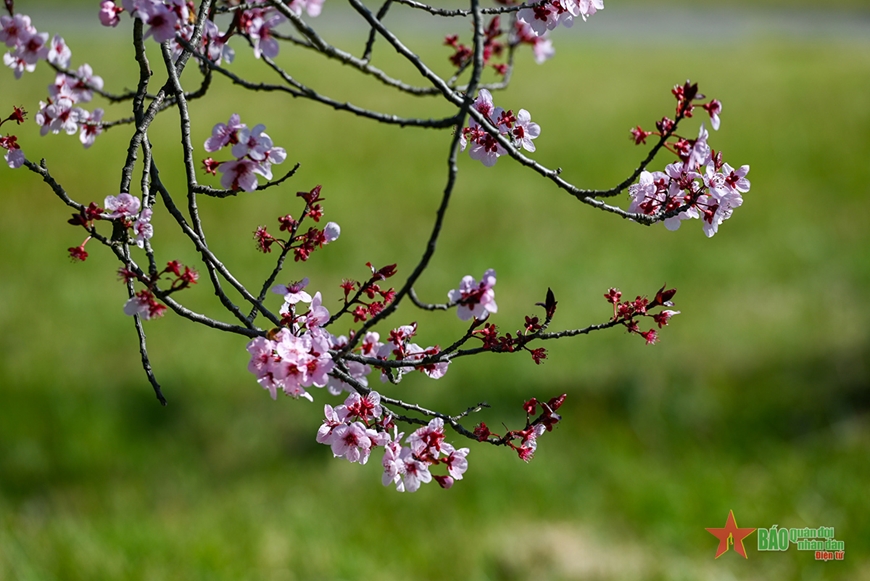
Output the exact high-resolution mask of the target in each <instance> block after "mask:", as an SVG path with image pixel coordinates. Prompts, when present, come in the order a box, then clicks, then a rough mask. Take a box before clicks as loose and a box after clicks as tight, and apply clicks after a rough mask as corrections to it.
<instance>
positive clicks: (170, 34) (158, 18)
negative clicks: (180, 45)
mask: <svg viewBox="0 0 870 581" xmlns="http://www.w3.org/2000/svg"><path fill="white" fill-rule="evenodd" d="M137 16H138V17H139V18H141V19H142V21H143V22H144V23H145V24H147V25H148V26H150V27H151V28H149V29H148V30H147V31H146V32H145V38H148V37H149V36H152V37H154V40H155V41H157V42H165V41H167V40H171V39H173V38H175V29H176V26H177V25H178V15H177V14H176V13H175V12H174V11H173V10H172V9H171V8H169V7H168V6H166V5H165V4H162V3H158V4H154V3H150V2H144V3H141V4H139V10H138V14H137Z"/></svg>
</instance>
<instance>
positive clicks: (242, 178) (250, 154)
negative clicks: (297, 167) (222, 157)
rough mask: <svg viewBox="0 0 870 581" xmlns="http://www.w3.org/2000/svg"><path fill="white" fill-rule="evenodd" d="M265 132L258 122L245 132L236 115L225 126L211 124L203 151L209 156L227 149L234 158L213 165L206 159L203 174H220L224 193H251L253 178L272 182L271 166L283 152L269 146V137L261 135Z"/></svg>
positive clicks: (253, 185)
mask: <svg viewBox="0 0 870 581" xmlns="http://www.w3.org/2000/svg"><path fill="white" fill-rule="evenodd" d="M265 129H266V126H265V125H263V124H262V123H261V124H259V125H256V126H254V128H253V129H249V128H248V126H247V125H245V124H244V123H242V122H241V120H240V118H239V115H238V114H236V113H233V114H232V115H231V116H230V119H229V121H227V122H226V123H218V124H217V125H215V126H214V128H213V129H212V132H211V137H209V138H208V139H206V141H205V150H206V151H208V152H209V153H213V152H215V151H218V150H220V149H223V148H224V147H228V146H231V152H232V154H233V156H234V157H235V158H236V159H235V160H233V161H225V162H217V161H215V160H213V159H211V158H208V159H206V160H204V161H203V165H204V166H205V168H206V171H208V172H209V173H212V174H215V173H216V172H218V171H219V172H221V173H222V174H223V175H222V176H221V185H222V186H223V187H224V188H226V189H228V190H244V191H246V192H253V191H254V190H256V189H257V175H261V176H263V177H264V178H266V179H267V180H270V179H272V164H273V163H274V164H280V163H283V162H284V160H285V159H287V152H286V151H285V150H284V148H283V147H274V146H273V145H272V138H271V137H269V136H268V135H267V134H266V133H264V132H263V131H264V130H265Z"/></svg>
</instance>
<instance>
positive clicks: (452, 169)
mask: <svg viewBox="0 0 870 581" xmlns="http://www.w3.org/2000/svg"><path fill="white" fill-rule="evenodd" d="M350 2H351V4H352V5H353V6H354V8H356V9H357V11H358V12H360V13H361V14H363V16H364V17H366V19H367V20H369V22H370V24H371V25H372V26H373V27H374V28H376V29H377V30H378V32H380V33H381V34H382V35H383V36H384V37H385V38H387V40H388V41H389V42H390V44H392V45H393V46H394V47H395V48H396V50H398V51H399V52H400V53H402V54H403V55H405V56H406V58H409V60H411V61H416V62H415V63H414V64H416V65H417V66H418V68H419V69H420V71H421V73H423V74H424V76H426V75H429V76H433V75H434V74H433V73H431V71H429V70H428V69H427V68H426V67H425V65H423V63H422V62H421V61H420V59H419V58H417V57H416V55H413V53H410V55H408V53H409V51H408V50H407V49H406V48H405V47H404V46H402V44H401V43H400V42H398V39H396V38H395V36H393V35H392V34H391V33H390V32H389V31H387V30H385V29H384V27H383V26H382V25H381V24H380V22H379V21H377V20H375V19H374V17H373V16H372V14H371V12H369V11H368V9H366V7H365V6H363V5H362V4H360V3H359V1H358V0H350ZM471 5H472V7H473V12H474V30H475V35H474V38H475V42H474V69H473V71H472V75H471V80H470V81H469V87H470V91H469V92H471V93H473V92H474V90H475V88H476V86H477V83H478V82H479V79H480V74H481V72H482V71H483V45H482V43H481V42H480V38H481V37H482V36H483V21H482V20H481V18H480V6H479V3H478V0H471ZM435 79H437V81H440V82H441V84H442V85H443V81H442V80H441V79H440V78H439V77H437V76H435ZM470 110H471V100H470V99H468V100H465V101H464V102H462V105H461V107H460V109H459V113H458V117H459V122H458V125H459V126H462V125H463V123H464V122H465V117H466V115H468V113H469V111H470ZM460 137H461V133H460V132H459V131H457V132H455V133H454V135H453V139H452V141H451V144H450V154H449V156H448V159H447V167H448V170H447V184H446V185H445V187H444V195H443V196H442V198H441V205H440V206H439V208H438V211H437V212H436V214H435V224H434V225H433V227H432V234H431V235H430V236H429V242H428V243H427V244H426V250H425V251H424V252H423V256H422V257H421V258H420V261H419V263H418V264H417V266H416V268H415V269H414V271H413V272H412V273H411V275H410V276H409V277H408V279H407V280H406V281H405V284H404V286H403V287H402V289H401V290H400V291H399V292H398V293H397V295H396V297H395V299H394V300H393V301H392V302H391V303H390V304H389V305H388V306H387V307H386V308H385V309H384V310H383V311H381V312H380V313H379V314H377V315H375V316H374V317H372V318H371V319H369V320H368V321H367V322H366V323H365V324H364V325H363V326H362V328H361V329H360V331H359V333H357V334H356V335H355V336H354V337H353V338H352V339H350V341H348V344H347V346H346V347H345V348H344V349H343V350H342V353H347V352H349V351H350V350H351V349H353V348H354V347H355V346H356V344H357V343H358V342H359V339H360V337H362V336H363V335H364V334H365V333H366V331H368V330H369V329H371V328H372V327H374V326H375V325H376V324H377V323H378V322H380V321H382V320H383V319H385V318H386V317H388V316H389V315H390V314H392V313H393V311H395V310H396V308H397V307H398V306H399V303H400V302H401V301H402V298H403V297H404V296H405V295H407V294H408V293H409V292H410V290H411V288H413V286H414V283H415V282H416V281H417V279H418V278H419V277H420V275H421V274H423V271H424V270H425V269H426V267H427V266H428V265H429V260H430V259H431V258H432V256H433V255H434V254H435V247H436V245H437V243H438V237H439V235H440V233H441V226H442V224H443V223H444V216H445V214H446V213H447V207H448V205H449V204H450V197H451V194H452V193H453V188H454V186H455V184H456V175H457V174H458V173H459V166H458V165H457V163H456V160H457V157H458V155H459V140H460Z"/></svg>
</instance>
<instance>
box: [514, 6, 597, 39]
mask: <svg viewBox="0 0 870 581" xmlns="http://www.w3.org/2000/svg"><path fill="white" fill-rule="evenodd" d="M599 10H604V0H549V1H547V2H541V3H538V4H535V5H534V6H532V7H530V8H523V9H522V10H520V11H519V12H518V13H517V20H519V21H520V22H524V23H525V24H527V25H528V26H529V28H531V29H532V31H533V32H534V33H535V34H537V35H538V36H543V35H544V34H545V33H546V32H547V31H549V30H553V29H554V28H556V27H557V26H559V25H560V24H562V25H564V26H566V27H568V28H571V27H572V26H573V25H574V19H575V18H578V17H579V18H582V19H583V20H584V21H585V20H586V19H587V18H589V17H590V16H592V15H593V14H595V13H596V12H598V11H599Z"/></svg>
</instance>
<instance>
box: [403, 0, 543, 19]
mask: <svg viewBox="0 0 870 581" xmlns="http://www.w3.org/2000/svg"><path fill="white" fill-rule="evenodd" d="M395 1H396V2H398V3H399V4H404V5H405V6H409V7H411V8H415V9H417V10H422V11H424V12H428V13H429V14H432V15H434V16H446V17H448V18H455V17H467V16H471V15H472V14H473V12H474V11H473V9H472V10H463V9H454V10H448V9H445V8H435V7H433V6H430V5H429V4H425V3H423V2H417V1H416V0H395ZM546 3H547V0H543V1H541V2H532V3H528V4H525V3H524V4H515V5H512V6H500V7H498V8H483V9H481V10H480V14H483V15H486V16H488V15H490V14H510V13H512V12H519V11H520V10H523V9H524V8H534V7H535V6H542V5H544V4H546Z"/></svg>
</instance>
